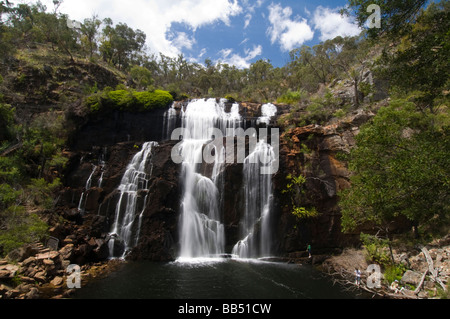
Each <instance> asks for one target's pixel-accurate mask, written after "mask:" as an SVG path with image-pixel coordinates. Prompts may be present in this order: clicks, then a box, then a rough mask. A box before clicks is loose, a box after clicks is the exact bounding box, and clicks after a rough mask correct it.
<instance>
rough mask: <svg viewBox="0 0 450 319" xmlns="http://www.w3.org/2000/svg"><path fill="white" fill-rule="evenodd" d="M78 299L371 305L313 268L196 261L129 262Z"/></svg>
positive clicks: (87, 288) (244, 261)
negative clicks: (338, 301)
mask: <svg viewBox="0 0 450 319" xmlns="http://www.w3.org/2000/svg"><path fill="white" fill-rule="evenodd" d="M72 297H73V299H177V300H182V299H222V300H232V299H260V300H264V299H266V300H267V299H365V298H366V297H364V296H363V295H360V294H358V293H357V292H349V291H345V290H344V289H343V287H340V286H339V285H333V282H332V281H331V280H330V279H329V278H327V277H326V276H324V274H323V273H321V272H319V271H318V270H316V269H315V268H314V267H312V266H310V265H296V264H285V263H276V262H268V261H262V260H258V259H234V258H194V259H179V260H177V261H175V262H171V263H153V262H127V263H126V264H124V266H123V267H122V269H120V270H119V271H117V272H114V273H112V274H111V275H109V276H108V277H107V278H103V279H97V280H94V281H92V282H90V283H88V284H86V286H84V287H82V288H81V289H79V290H77V291H76V292H75V294H74V295H73V296H72Z"/></svg>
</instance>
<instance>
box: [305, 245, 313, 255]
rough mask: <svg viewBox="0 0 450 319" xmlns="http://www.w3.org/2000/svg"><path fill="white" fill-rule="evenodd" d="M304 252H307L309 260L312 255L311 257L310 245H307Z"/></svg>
mask: <svg viewBox="0 0 450 319" xmlns="http://www.w3.org/2000/svg"><path fill="white" fill-rule="evenodd" d="M306 250H307V251H308V254H309V258H311V257H312V255H311V245H309V244H308V248H306Z"/></svg>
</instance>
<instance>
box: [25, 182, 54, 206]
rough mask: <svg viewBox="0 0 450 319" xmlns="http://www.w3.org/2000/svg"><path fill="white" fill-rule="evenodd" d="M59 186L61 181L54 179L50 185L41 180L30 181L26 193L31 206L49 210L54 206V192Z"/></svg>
mask: <svg viewBox="0 0 450 319" xmlns="http://www.w3.org/2000/svg"><path fill="white" fill-rule="evenodd" d="M60 186H61V181H60V180H59V179H58V178H56V179H55V180H54V181H53V182H52V183H47V182H46V181H45V180H44V179H43V178H40V179H32V180H31V183H30V185H28V188H27V191H28V194H29V195H28V196H29V199H30V200H31V201H32V203H31V204H34V205H39V206H42V207H43V208H46V209H50V208H52V207H53V204H54V192H55V190H56V189H57V188H59V187H60Z"/></svg>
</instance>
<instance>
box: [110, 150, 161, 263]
mask: <svg viewBox="0 0 450 319" xmlns="http://www.w3.org/2000/svg"><path fill="white" fill-rule="evenodd" d="M157 146H158V143H156V142H148V143H145V144H144V145H143V146H142V150H141V151H140V152H139V153H137V154H136V155H135V156H134V157H133V159H132V161H131V163H130V164H129V165H128V167H127V170H126V172H125V174H124V176H123V177H122V181H121V183H120V186H119V188H118V190H119V192H120V195H119V200H118V203H117V206H116V211H115V217H114V224H113V225H112V230H111V233H110V240H109V242H108V247H109V253H110V254H109V255H110V257H124V256H125V255H126V253H127V252H128V251H129V249H130V248H133V246H135V245H136V243H137V241H138V240H139V230H140V224H141V219H142V213H143V211H144V209H145V205H146V201H147V191H148V187H149V185H148V182H149V179H150V177H151V175H152V163H151V155H152V150H153V148H154V147H157ZM143 194H145V196H144V198H143V196H142V195H143ZM138 214H139V215H138ZM136 220H138V222H136ZM118 243H120V244H121V245H120V246H121V247H120V249H118V250H119V254H120V256H117V252H116V248H117V247H116V245H117V244H118Z"/></svg>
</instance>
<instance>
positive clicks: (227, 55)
mask: <svg viewBox="0 0 450 319" xmlns="http://www.w3.org/2000/svg"><path fill="white" fill-rule="evenodd" d="M244 52H245V54H246V55H245V56H241V55H239V54H236V53H233V49H223V50H220V51H219V55H220V61H221V62H222V63H226V64H230V65H234V66H235V67H237V68H239V69H246V68H249V67H250V64H251V60H253V59H254V58H256V57H257V56H260V55H261V54H262V46H261V45H257V46H253V49H251V50H250V49H246V50H245V51H244Z"/></svg>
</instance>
